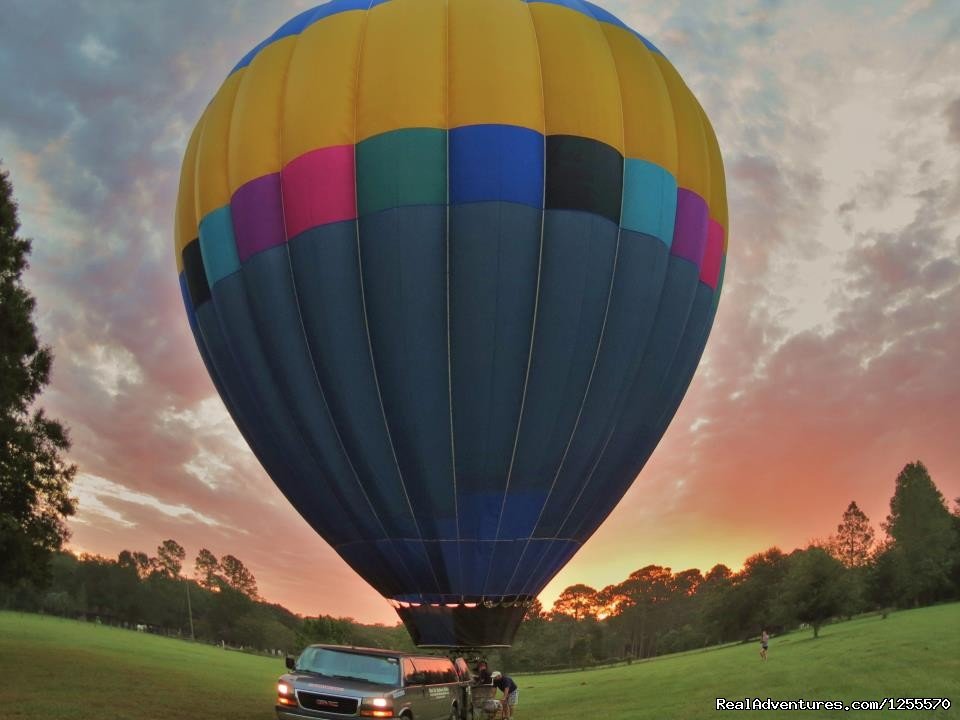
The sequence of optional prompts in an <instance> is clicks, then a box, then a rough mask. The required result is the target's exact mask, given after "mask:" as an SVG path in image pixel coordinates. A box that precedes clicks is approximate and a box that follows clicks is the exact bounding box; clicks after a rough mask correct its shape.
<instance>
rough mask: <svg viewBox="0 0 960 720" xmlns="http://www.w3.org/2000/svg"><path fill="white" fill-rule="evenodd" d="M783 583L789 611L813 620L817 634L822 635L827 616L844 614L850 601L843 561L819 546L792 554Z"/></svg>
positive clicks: (812, 625)
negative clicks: (821, 630) (821, 631)
mask: <svg viewBox="0 0 960 720" xmlns="http://www.w3.org/2000/svg"><path fill="white" fill-rule="evenodd" d="M783 586H784V587H783V598H782V599H783V602H784V603H785V604H786V606H787V612H789V613H790V614H792V615H794V616H795V617H796V618H797V620H799V621H800V622H805V623H810V626H811V627H812V628H813V636H814V637H819V636H820V628H821V627H823V624H824V623H825V622H826V621H827V620H829V619H830V618H832V617H835V616H837V615H841V614H843V613H844V612H845V611H846V608H847V604H848V603H849V602H850V586H849V583H848V582H847V578H846V577H845V575H844V567H843V565H842V564H841V563H840V561H839V560H837V559H836V558H835V557H833V556H831V555H830V554H829V553H828V552H827V551H826V550H824V549H823V548H819V547H809V548H807V549H806V550H798V551H797V552H795V553H794V554H793V555H791V556H790V562H789V569H788V570H787V574H786V577H785V578H784V580H783Z"/></svg>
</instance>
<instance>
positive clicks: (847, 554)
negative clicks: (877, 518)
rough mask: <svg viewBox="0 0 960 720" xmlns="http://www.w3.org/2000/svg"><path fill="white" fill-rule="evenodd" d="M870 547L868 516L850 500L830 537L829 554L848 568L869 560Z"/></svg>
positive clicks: (871, 535)
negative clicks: (841, 520) (833, 533)
mask: <svg viewBox="0 0 960 720" xmlns="http://www.w3.org/2000/svg"><path fill="white" fill-rule="evenodd" d="M872 549H873V527H872V526H871V525H870V518H868V517H867V516H866V515H865V514H864V512H863V510H861V509H860V508H859V507H857V503H856V502H854V501H851V502H850V505H849V506H847V509H846V511H845V512H844V513H843V522H841V523H840V524H839V525H837V534H836V535H834V536H832V537H831V538H830V542H829V550H830V554H831V555H833V556H834V557H835V558H836V559H837V560H839V561H840V562H842V563H843V564H844V565H845V566H846V567H848V568H859V567H864V566H866V564H867V563H868V562H870V552H871V550H872Z"/></svg>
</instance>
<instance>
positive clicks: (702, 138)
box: [654, 55, 710, 200]
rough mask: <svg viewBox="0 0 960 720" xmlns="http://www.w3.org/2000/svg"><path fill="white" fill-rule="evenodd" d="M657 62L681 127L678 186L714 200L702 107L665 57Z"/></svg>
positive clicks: (678, 136) (678, 130)
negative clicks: (711, 196)
mask: <svg viewBox="0 0 960 720" xmlns="http://www.w3.org/2000/svg"><path fill="white" fill-rule="evenodd" d="M654 60H655V61H656V63H657V65H658V66H659V67H660V72H661V73H662V74H663V79H664V81H665V82H666V85H667V92H669V93H670V103H671V105H672V106H673V117H674V120H675V123H676V126H677V158H678V167H677V184H678V185H679V186H680V187H682V188H686V189H688V190H692V191H693V192H695V193H697V195H699V196H700V197H702V198H703V199H704V200H707V199H708V198H709V197H710V159H709V156H708V152H707V139H706V135H705V133H704V129H703V122H702V121H701V119H700V106H699V104H698V103H697V100H696V98H694V97H693V94H692V93H691V92H690V89H689V88H688V87H687V86H686V84H685V83H684V82H683V79H682V78H681V77H680V74H679V73H678V72H677V71H676V68H674V67H673V65H671V64H670V62H669V61H668V60H667V59H666V58H665V57H663V55H655V56H654Z"/></svg>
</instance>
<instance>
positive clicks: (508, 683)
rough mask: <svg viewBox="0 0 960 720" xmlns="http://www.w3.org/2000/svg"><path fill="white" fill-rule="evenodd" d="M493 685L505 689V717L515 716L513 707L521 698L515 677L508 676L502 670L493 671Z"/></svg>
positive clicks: (498, 688)
mask: <svg viewBox="0 0 960 720" xmlns="http://www.w3.org/2000/svg"><path fill="white" fill-rule="evenodd" d="M493 686H494V687H495V688H497V690H502V691H503V717H504V718H511V717H513V708H515V707H516V705H517V703H518V702H519V700H520V689H519V688H518V687H517V684H516V683H515V682H514V681H513V678H511V677H507V676H506V675H503V674H502V673H500V672H494V673H493Z"/></svg>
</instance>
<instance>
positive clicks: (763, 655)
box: [760, 628, 770, 660]
mask: <svg viewBox="0 0 960 720" xmlns="http://www.w3.org/2000/svg"><path fill="white" fill-rule="evenodd" d="M769 647H770V635H769V634H768V633H767V629H766V628H764V629H763V632H761V633H760V659H761V660H766V659H767V648H769Z"/></svg>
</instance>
